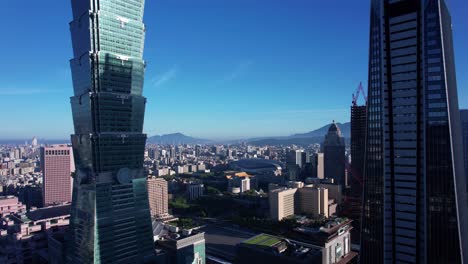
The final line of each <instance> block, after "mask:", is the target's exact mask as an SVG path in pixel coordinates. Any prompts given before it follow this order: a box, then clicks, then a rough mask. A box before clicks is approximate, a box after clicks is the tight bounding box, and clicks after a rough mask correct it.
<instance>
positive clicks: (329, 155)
mask: <svg viewBox="0 0 468 264" xmlns="http://www.w3.org/2000/svg"><path fill="white" fill-rule="evenodd" d="M323 157H324V174H325V178H328V179H333V180H334V182H335V183H336V184H340V185H341V186H342V187H343V188H344V187H345V186H346V178H345V170H346V163H345V162H346V159H345V158H346V156H345V141H344V137H343V136H342V135H341V131H340V128H339V127H338V126H337V124H336V123H335V121H333V124H331V126H330V127H329V128H328V133H327V135H325V141H324V142H323Z"/></svg>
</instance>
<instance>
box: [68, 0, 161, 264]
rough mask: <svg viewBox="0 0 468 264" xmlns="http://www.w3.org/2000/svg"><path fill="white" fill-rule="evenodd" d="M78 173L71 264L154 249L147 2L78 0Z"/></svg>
mask: <svg viewBox="0 0 468 264" xmlns="http://www.w3.org/2000/svg"><path fill="white" fill-rule="evenodd" d="M71 2H72V8H73V21H72V22H71V23H70V30H71V35H72V41H73V54H74V58H73V59H72V60H71V62H70V64H71V70H72V76H73V87H74V96H73V97H72V98H71V105H72V112H73V122H74V128H75V134H74V135H72V144H73V150H74V154H75V163H76V175H75V178H74V187H73V201H72V211H71V219H70V241H69V243H68V244H67V247H68V253H67V259H68V263H130V262H133V263H145V262H148V261H151V260H152V259H153V255H154V249H153V237H152V227H151V218H150V211H149V206H148V195H147V191H146V175H145V171H144V169H143V155H144V148H145V142H146V135H145V134H143V133H142V130H143V118H144V110H145V103H146V99H145V98H144V97H143V96H142V89H143V78H144V72H145V62H144V61H143V44H144V38H145V25H144V24H143V11H144V0H131V1H128V0H72V1H71Z"/></svg>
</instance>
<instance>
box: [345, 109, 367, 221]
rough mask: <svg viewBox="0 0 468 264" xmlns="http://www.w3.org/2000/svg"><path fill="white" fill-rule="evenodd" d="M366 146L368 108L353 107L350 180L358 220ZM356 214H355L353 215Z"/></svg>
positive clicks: (350, 195) (350, 193) (349, 194)
mask: <svg viewBox="0 0 468 264" xmlns="http://www.w3.org/2000/svg"><path fill="white" fill-rule="evenodd" d="M365 145H366V106H365V105H352V106H351V177H349V178H348V183H349V187H350V191H349V193H348V194H347V195H348V197H349V198H351V199H352V201H351V203H352V205H351V206H352V207H353V208H354V207H355V210H353V211H355V212H357V218H360V211H361V210H360V207H361V198H362V179H363V176H364V150H365ZM353 214H354V213H353Z"/></svg>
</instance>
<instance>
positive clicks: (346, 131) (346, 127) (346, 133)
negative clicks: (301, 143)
mask: <svg viewBox="0 0 468 264" xmlns="http://www.w3.org/2000/svg"><path fill="white" fill-rule="evenodd" d="M336 124H337V125H338V127H339V128H340V130H341V133H342V134H343V137H345V138H350V137H351V123H350V122H347V123H336ZM330 125H331V123H330V124H328V125H326V126H323V127H321V128H319V129H316V130H313V131H310V132H307V133H303V134H294V135H291V136H289V137H290V138H304V137H324V136H325V134H327V132H328V128H329V127H330Z"/></svg>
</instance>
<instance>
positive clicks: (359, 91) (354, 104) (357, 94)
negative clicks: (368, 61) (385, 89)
mask: <svg viewBox="0 0 468 264" xmlns="http://www.w3.org/2000/svg"><path fill="white" fill-rule="evenodd" d="M360 93H362V96H364V100H365V101H366V104H367V95H366V92H365V91H364V88H363V86H362V82H360V83H359V86H358V88H357V89H356V92H355V93H353V106H357V100H358V99H359V94H360Z"/></svg>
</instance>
